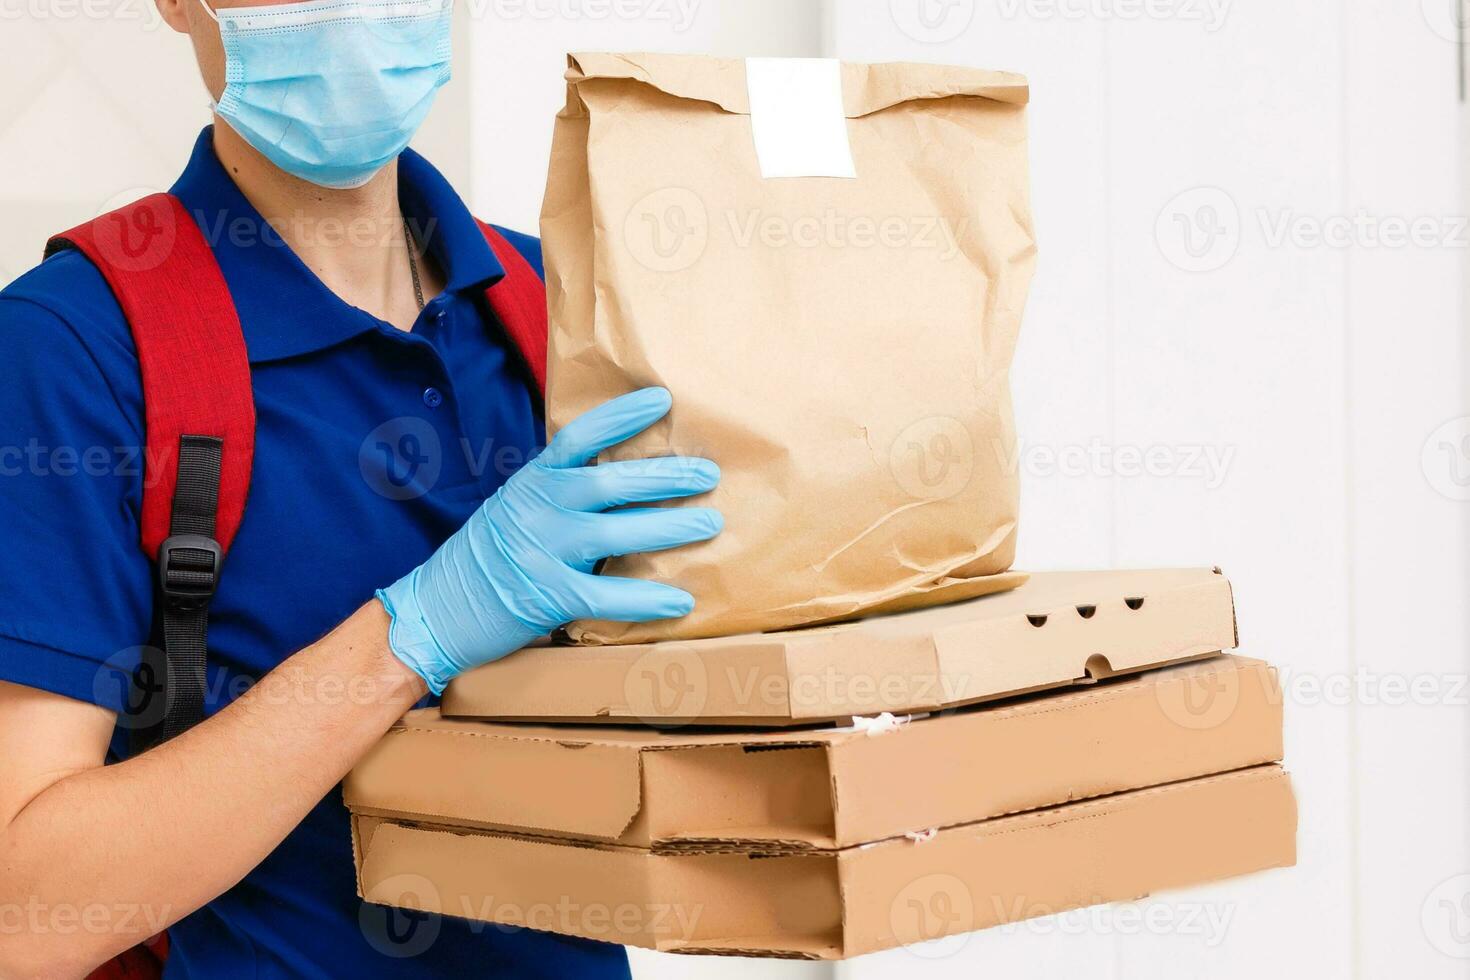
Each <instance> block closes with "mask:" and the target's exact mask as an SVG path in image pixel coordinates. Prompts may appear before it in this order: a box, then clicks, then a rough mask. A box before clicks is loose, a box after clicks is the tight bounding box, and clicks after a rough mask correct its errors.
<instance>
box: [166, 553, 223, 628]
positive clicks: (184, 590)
mask: <svg viewBox="0 0 1470 980" xmlns="http://www.w3.org/2000/svg"><path fill="white" fill-rule="evenodd" d="M223 560H224V549H222V548H221V547H220V546H219V542H218V541H216V540H214V538H208V537H205V536H204V535H202V534H175V535H174V536H173V537H171V538H169V539H167V540H166V541H164V542H163V544H162V546H160V547H159V549H158V587H159V590H160V591H161V592H162V593H163V599H164V602H166V603H167V604H168V608H169V609H171V610H175V611H178V612H197V611H198V610H200V609H203V608H205V607H206V606H208V605H209V602H210V600H211V599H213V598H214V593H215V590H216V589H217V588H219V569H220V563H221V562H222V561H223Z"/></svg>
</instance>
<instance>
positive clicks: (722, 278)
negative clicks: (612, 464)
mask: <svg viewBox="0 0 1470 980" xmlns="http://www.w3.org/2000/svg"><path fill="white" fill-rule="evenodd" d="M567 78H568V99H567V107H566V109H565V110H563V112H562V113H560V115H559V116H558V118H557V123H556V133H555V139H554V146H553V150H552V160H551V167H550V179H549V185H548V190H547V196H546V203H545V208H544V211H543V214H542V228H541V231H542V238H543V246H544V248H545V253H546V264H547V289H548V299H549V304H550V312H551V337H550V343H551V369H550V386H549V392H548V427H549V428H550V429H551V431H552V432H553V433H554V432H555V431H556V430H557V429H559V428H560V427H561V426H563V425H565V424H566V423H567V422H569V421H571V420H572V419H574V418H576V417H577V416H578V415H580V414H582V413H583V412H584V411H587V410H588V409H591V408H593V407H595V406H597V405H599V404H601V403H602V402H604V401H606V400H607V399H609V398H612V397H614V396H616V395H620V394H623V393H624V392H627V391H632V390H634V389H637V388H641V387H644V386H646V385H663V386H665V387H667V388H668V389H669V390H670V391H671V392H672V393H673V396H674V408H673V411H672V413H671V414H670V416H669V417H668V418H667V419H665V420H664V421H663V422H661V423H659V424H658V425H657V426H656V427H654V428H653V429H652V430H650V431H649V432H647V433H645V434H644V435H642V436H640V437H639V438H638V439H636V440H634V441H633V442H631V443H629V444H627V445H625V446H623V447H620V449H619V450H617V451H616V452H614V453H613V454H611V457H610V458H618V459H637V458H646V457H649V456H666V455H673V454H683V455H702V456H708V457H710V458H712V459H714V460H715V461H717V462H718V463H719V464H720V466H721V468H722V470H723V472H724V479H723V483H722V485H721V486H720V488H719V489H718V490H717V491H716V492H714V493H713V494H710V495H708V496H707V497H704V498H700V499H698V500H697V501H696V502H697V503H699V504H704V505H709V506H715V507H718V508H720V509H721V510H723V511H724V513H725V518H726V529H725V531H724V533H723V534H722V535H721V536H720V537H719V538H717V539H716V540H714V541H711V542H709V543H707V544H701V545H696V546H694V547H689V548H683V549H679V550H677V551H671V552H664V553H660V554H645V555H631V556H627V557H622V558H615V559H612V560H611V561H609V562H608V563H607V565H606V567H605V569H604V574H608V575H619V576H631V577H642V578H648V579H655V580H659V581H664V582H669V583H671V584H674V585H677V586H679V587H681V588H684V589H687V590H688V591H689V592H691V593H692V594H693V595H694V597H695V599H696V601H697V604H698V605H697V608H696V609H695V611H694V612H693V613H692V614H691V615H690V616H688V617H686V618H684V619H681V620H677V621H670V622H657V623H647V624H621V623H605V622H585V623H577V624H574V625H573V627H572V628H571V630H570V633H571V636H572V638H573V639H574V640H576V641H578V642H582V643H635V642H637V643H642V642H652V641H658V640H670V639H690V638H695V637H702V636H716V635H729V634H735V633H742V632H751V631H760V630H772V629H782V628H789V627H795V626H801V625H804V624H814V623H820V622H827V621H832V620H839V619H845V618H850V617H853V616H855V615H859V614H867V613H873V612H885V611H897V610H900V609H907V608H914V607H918V606H924V605H933V604H938V603H941V602H950V601H954V600H958V599H964V598H970V597H974V596H978V595H984V594H987V593H990V592H995V591H1000V590H1002V589H1006V588H1011V587H1014V586H1015V585H1016V584H1018V583H1019V582H1020V581H1021V580H1023V576H1018V575H1002V574H1000V573H1003V572H1006V570H1007V569H1008V568H1009V567H1010V565H1011V562H1012V559H1013V556H1014V551H1015V540H1016V521H1017V509H1018V500H1017V496H1018V493H1017V491H1018V474H1017V467H1016V437H1015V428H1014V423H1013V421H1012V413H1011V397H1010V386H1009V385H1010V383H1009V375H1008V372H1009V368H1010V364H1011V360H1012V355H1013V352H1014V349H1015V343H1016V336H1017V331H1018V329H1019V327H1020V323H1021V316H1022V310H1023V307H1024V305H1025V300H1026V295H1027V291H1028V288H1029V285H1030V281H1031V277H1032V272H1033V269H1034V265H1035V259H1036V246H1035V239H1034V233H1033V229H1032V220H1031V212H1030V204H1029V192H1028V181H1027V161H1026V120H1025V106H1026V101H1027V87H1026V82H1025V80H1024V79H1023V78H1021V77H1020V76H1016V75H1012V74H1008V73H1003V72H988V71H977V70H973V69H961V68H946V67H940V66H932V65H844V66H843V91H844V102H845V108H846V113H847V116H848V127H849V134H850V138H851V144H852V150H853V155H854V158H855V161H856V165H857V174H858V176H857V179H855V180H850V179H839V178H786V179H777V180H763V179H762V178H761V175H760V170H759V166H758V164H757V161H756V155H755V148H754V145H753V140H752V136H751V126H750V116H749V115H748V112H749V105H748V99H747V98H746V93H745V77H744V63H743V62H741V61H732V60H720V59H713V58H701V57H690V56H676V55H599V54H589V55H576V56H574V57H573V58H572V60H571V68H570V70H569V72H568V75H567ZM605 458H607V457H605ZM670 506H679V505H678V504H671V505H670Z"/></svg>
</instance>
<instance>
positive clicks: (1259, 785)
mask: <svg viewBox="0 0 1470 980" xmlns="http://www.w3.org/2000/svg"><path fill="white" fill-rule="evenodd" d="M1232 793H1233V794H1234V795H1235V797H1236V798H1234V799H1229V800H1228V805H1226V804H1225V800H1226V799H1228V797H1229V794H1232ZM1199 794H1205V795H1213V796H1216V797H1217V799H1216V800H1215V801H1214V802H1215V803H1216V804H1219V805H1217V806H1215V807H1212V808H1209V809H1208V810H1207V812H1206V813H1204V814H1203V816H1198V815H1197V817H1198V819H1197V820H1196V823H1195V824H1194V825H1191V826H1188V827H1184V826H1181V825H1179V824H1170V825H1168V826H1167V827H1164V826H1161V827H1159V828H1158V829H1159V831H1161V833H1160V834H1158V835H1157V836H1152V837H1151V838H1150V839H1149V840H1148V841H1147V842H1146V843H1144V842H1140V846H1139V848H1138V849H1137V850H1136V851H1135V852H1130V853H1128V854H1126V855H1125V857H1126V860H1125V861H1124V862H1123V863H1125V864H1127V863H1129V862H1132V861H1134V860H1138V861H1139V863H1142V859H1143V857H1144V856H1145V852H1146V851H1148V852H1152V851H1154V850H1156V849H1157V850H1159V851H1163V850H1167V849H1168V848H1170V847H1173V848H1175V849H1176V850H1179V851H1180V852H1181V853H1179V854H1178V855H1176V856H1177V857H1178V858H1179V861H1180V863H1181V864H1182V863H1185V862H1187V861H1188V860H1191V859H1194V860H1197V861H1201V865H1200V866H1199V867H1198V869H1196V868H1191V869H1190V870H1189V871H1187V872H1181V871H1180V870H1179V868H1178V867H1177V866H1174V867H1170V868H1168V869H1167V870H1161V869H1156V870H1155V871H1153V872H1152V873H1151V874H1150V875H1148V876H1144V877H1148V878H1151V880H1143V879H1142V878H1140V880H1138V881H1137V882H1136V883H1135V884H1133V885H1132V886H1127V885H1123V884H1121V883H1118V884H1116V885H1115V886H1114V887H1111V888H1107V889H1104V888H1102V887H1098V888H1097V891H1096V892H1094V893H1093V894H1092V895H1091V900H1089V901H1077V900H1074V899H1062V900H1052V901H1045V900H1042V899H1041V897H1040V896H1039V895H1038V892H1044V891H1045V888H1044V887H1040V886H1035V885H1029V884H1028V886H1027V887H1026V888H1025V889H1024V890H1023V891H1020V892H1012V891H1011V890H1009V889H1006V888H1003V887H998V882H997V881H995V880H994V879H993V878H989V877H988V878H987V879H985V880H982V881H980V882H976V881H973V880H970V881H967V882H962V884H968V885H969V888H968V889H967V890H968V892H969V893H970V897H971V898H972V899H978V898H979V897H980V896H985V897H987V898H991V899H992V900H994V899H995V898H997V897H998V895H999V894H1000V893H1006V894H1019V895H1021V896H1025V897H1026V900H1027V901H1029V902H1030V903H1031V904H1030V905H1029V907H1027V908H1026V909H1024V910H1022V911H1024V913H1025V914H1021V915H1009V916H1008V915H1001V914H999V911H1000V904H999V903H998V902H997V903H995V904H994V905H993V906H992V908H991V909H990V912H991V913H992V914H991V915H988V916H987V915H984V914H982V913H981V912H980V911H979V902H978V901H976V902H975V907H974V908H973V910H972V919H971V921H970V923H969V925H970V928H968V929H960V930H955V932H967V931H972V930H974V929H986V928H992V927H994V926H999V925H1004V924H1006V923H1009V922H1015V921H1022V920H1024V919H1027V918H1034V917H1036V916H1038V915H1051V914H1057V913H1061V912H1067V911H1070V910H1073V909H1077V908H1085V907H1087V906H1090V905H1099V904H1106V903H1109V902H1116V901H1131V900H1140V899H1143V898H1146V897H1147V896H1149V895H1151V894H1154V893H1156V892H1162V891H1169V890H1172V889H1178V888H1186V887H1198V886H1202V885H1207V884H1210V883H1212V882H1216V881H1221V880H1224V879H1227V878H1235V877H1240V876H1242V875H1247V874H1254V873H1258V872H1261V871H1267V870H1271V869H1275V868H1285V867H1292V866H1294V865H1295V864H1296V858H1297V850H1296V837H1297V827H1298V813H1297V803H1296V794H1295V791H1294V789H1293V787H1292V782H1291V777H1290V775H1289V774H1288V773H1287V772H1286V770H1284V769H1283V768H1282V767H1281V766H1279V765H1274V764H1273V765H1265V766H1258V767H1254V768H1251V769H1244V770H1240V771H1238V772H1232V773H1224V774H1221V775H1216V776H1207V777H1203V778H1199V779H1190V780H1181V781H1179V782H1175V783H1169V784H1167V785H1163V786H1155V787H1150V788H1147V789H1140V790H1134V791H1132V792H1128V793H1118V794H1114V795H1111V796H1104V797H1100V798H1098V799H1094V800H1088V801H1084V802H1080V803H1074V804H1070V805H1067V806H1061V807H1051V808H1048V809H1044V810H1034V811H1031V812H1028V813H1021V814H1016V815H1014V816H1008V817H1001V818H998V819H995V820H987V821H981V822H979V823H977V824H969V825H965V826H963V827H957V828H951V830H949V831H947V832H941V833H943V834H946V835H947V839H948V840H950V841H954V840H955V839H957V838H963V837H964V836H965V835H967V834H971V833H973V834H976V835H979V837H980V838H983V837H994V838H999V837H1005V836H1010V835H1025V834H1027V833H1030V832H1035V831H1037V830H1042V831H1047V830H1055V829H1057V828H1063V827H1066V826H1067V825H1075V826H1083V825H1085V824H1086V823H1087V822H1089V821H1092V820H1098V819H1104V820H1105V819H1107V818H1108V817H1110V816H1120V815H1126V814H1127V813H1128V812H1129V811H1130V810H1131V811H1134V812H1137V811H1138V810H1139V809H1141V808H1144V807H1147V806H1148V805H1149V804H1150V803H1153V802H1159V801H1166V802H1173V803H1178V804H1184V805H1194V804H1196V803H1197V801H1195V800H1191V799H1190V797H1197V796H1198V795H1199ZM1170 798H1172V800H1171V799H1170ZM1263 819H1264V821H1266V822H1265V825H1264V826H1263V825H1262V824H1263ZM1213 820H1218V821H1219V823H1218V824H1217V825H1213V826H1207V827H1206V829H1203V830H1201V827H1200V825H1201V824H1206V822H1207V821H1213ZM1273 820H1274V822H1271V821H1273ZM1247 830H1249V831H1251V832H1252V833H1253V834H1254V835H1255V838H1256V839H1255V845H1254V846H1250V845H1248V844H1247V843H1246V840H1245V836H1244V835H1245V832H1246V831H1247ZM1165 831H1167V832H1168V833H1167V834H1166V833H1164V832H1165ZM1186 831H1188V832H1190V833H1192V834H1194V836H1195V837H1197V838H1198V840H1197V841H1195V842H1192V846H1182V845H1181V842H1180V841H1179V840H1177V839H1176V840H1172V841H1171V840H1169V839H1168V836H1170V835H1172V836H1173V837H1175V838H1180V837H1182V836H1183V835H1184V834H1185V832H1186ZM942 839H946V838H944V837H940V838H936V840H942ZM902 846H904V844H900V843H898V842H893V841H885V842H881V843H879V844H866V845H860V846H858V847H855V848H848V849H846V850H844V851H842V852H840V857H839V867H840V868H841V869H842V872H843V873H842V878H841V888H842V893H843V903H842V907H843V912H844V915H843V937H844V943H843V958H848V957H852V956H859V955H863V954H866V953H872V952H878V951H880V950H883V949H890V948H893V947H895V946H901V945H907V944H908V943H909V942H911V941H914V939H912V938H907V937H905V936H903V935H900V934H898V930H896V929H895V931H894V932H891V933H888V934H884V933H883V932H882V931H881V928H882V926H881V925H880V923H881V924H883V925H890V926H896V925H897V916H894V915H893V914H892V913H893V911H894V910H895V908H896V904H897V901H898V899H899V898H900V897H907V898H908V899H912V900H917V901H918V902H919V904H920V905H921V906H922V907H925V908H932V907H933V905H932V896H933V894H934V893H935V892H936V891H937V892H939V893H943V894H946V895H948V894H949V893H951V892H952V891H953V890H954V885H953V882H952V881H946V880H944V878H945V877H946V876H947V877H949V878H952V879H954V880H959V879H958V877H957V876H958V875H959V874H961V873H962V871H961V868H962V865H963V862H961V861H959V860H958V855H949V854H946V855H943V856H942V857H939V856H938V855H939V852H938V849H934V850H931V851H925V850H924V849H925V848H926V847H928V846H929V845H928V844H923V843H915V844H909V845H908V846H909V847H911V848H913V849H914V850H913V851H912V852H910V854H909V855H908V856H906V857H905V859H904V862H903V863H904V867H903V876H904V877H905V878H907V879H909V880H910V881H911V885H910V887H909V888H905V889H904V890H903V891H901V892H900V893H899V894H898V895H896V896H894V899H893V903H891V904H890V905H889V906H888V907H887V908H882V907H879V908H875V906H881V902H880V901H874V899H875V895H876V896H878V897H881V894H882V892H881V890H880V889H876V888H874V887H873V886H872V882H871V881H870V880H866V879H867V878H868V877H869V875H867V874H864V875H861V876H860V875H859V874H858V873H857V871H858V869H862V870H863V871H864V872H871V870H872V869H871V868H864V867H863V862H862V860H861V859H862V856H863V855H864V854H865V852H868V851H870V849H873V848H880V849H887V852H886V853H887V855H888V856H889V857H890V858H891V857H892V856H893V854H894V853H895V852H894V851H893V848H896V847H902ZM1052 846H1055V845H1054V844H1053V845H1052ZM1212 847H1213V848H1217V849H1220V850H1226V849H1228V848H1235V849H1236V850H1237V851H1241V852H1243V853H1237V854H1235V855H1234V856H1233V857H1234V860H1231V861H1224V862H1222V861H1216V862H1215V866H1213V867H1211V868H1209V869H1208V870H1206V869H1205V868H1204V867H1203V863H1204V862H1203V861H1202V858H1203V856H1204V855H1206V854H1208V853H1209V852H1210V849H1211V848H1212ZM1096 853H1098V854H1099V855H1101V856H1102V859H1103V860H1107V859H1109V858H1114V857H1117V856H1118V854H1120V853H1121V851H1120V849H1119V848H1117V846H1116V843H1115V842H1108V843H1107V844H1106V845H1105V846H1104V847H1102V848H1099V849H1097V851H1096ZM921 855H925V856H927V857H929V858H930V860H929V861H928V863H927V864H924V865H920V864H919V860H920V856H921ZM1148 856H1149V857H1150V858H1151V859H1152V860H1153V861H1154V862H1155V863H1159V862H1158V861H1157V857H1156V856H1155V855H1154V854H1152V853H1150V854H1148ZM888 863H889V864H890V866H892V865H893V864H895V863H896V862H894V861H892V860H890V861H889V862H888ZM1165 863H1170V862H1165ZM1077 866H1078V867H1079V869H1080V867H1082V865H1081V864H1080V863H1079V865H1077ZM1114 870H1115V871H1117V869H1114ZM984 873H985V874H986V875H987V876H994V877H1000V876H1001V875H1000V870H999V869H998V868H997V867H995V866H994V865H987V866H986V867H985V869H984ZM1093 873H1096V871H1094V872H1093ZM859 877H863V878H864V879H865V880H863V881H855V879H857V878H859ZM974 877H975V873H974V871H973V870H971V871H970V872H969V878H971V879H973V878H974ZM1119 877H1120V878H1121V877H1123V875H1122V874H1120V875H1119ZM936 879H937V880H936ZM926 883H928V885H929V886H930V887H929V888H928V889H927V890H926V889H925V888H922V887H919V886H922V885H925V884H926ZM1076 887H1077V885H1076V883H1075V882H1071V881H1068V882H1066V884H1065V887H1063V888H1062V889H1060V890H1061V891H1062V892H1063V894H1066V895H1071V894H1073V893H1074V892H1075V890H1076ZM911 890H912V891H913V894H909V892H910V891H911ZM951 897H952V896H951ZM885 912H887V913H889V914H888V915H884V913H885ZM885 919H886V920H887V922H884V921H883V920H885ZM918 938H923V939H930V938H939V937H938V936H931V935H921V936H920V937H918Z"/></svg>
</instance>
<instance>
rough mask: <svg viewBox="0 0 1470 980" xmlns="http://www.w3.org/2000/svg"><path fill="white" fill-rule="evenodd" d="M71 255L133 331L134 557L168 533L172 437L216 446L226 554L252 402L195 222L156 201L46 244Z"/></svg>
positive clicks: (217, 280)
mask: <svg viewBox="0 0 1470 980" xmlns="http://www.w3.org/2000/svg"><path fill="white" fill-rule="evenodd" d="M67 248H75V249H76V250H77V251H79V252H81V253H82V254H83V255H85V256H86V257H87V258H88V259H90V260H91V261H92V264H93V265H95V266H96V267H97V269H98V271H100V272H101V273H102V277H103V278H104V279H106V280H107V284H108V286H110V287H111V288H112V293H113V295H114V296H115V297H116V298H117V301H118V304H119V305H120V306H121V307H122V312H123V316H124V317H126V318H127V321H128V326H129V327H130V328H131V329H132V332H133V342H134V344H135V345H136V347H137V350H138V364H139V368H140V369H141V371H142V377H143V400H144V405H145V413H146V423H147V442H148V454H147V468H148V469H147V478H146V479H145V481H144V484H143V542H142V543H143V550H144V551H146V552H147V553H148V555H149V557H151V558H155V559H156V558H157V557H158V550H159V547H160V546H161V545H162V544H163V542H164V539H166V538H168V537H169V536H170V534H171V530H170V517H171V515H172V513H173V502H174V491H175V488H176V487H177V485H178V458H179V445H180V439H182V438H183V437H184V436H205V437H213V438H216V439H219V440H222V442H223V446H222V458H221V464H220V484H219V506H218V511H217V518H216V527H215V533H214V535H213V536H214V537H215V538H216V539H217V540H218V541H219V543H220V548H221V549H222V550H225V551H228V550H229V547H230V544H231V542H233V541H234V539H235V532H236V531H237V530H239V527H240V521H241V519H242V518H243V517H244V516H245V497H246V494H247V493H248V491H249V488H250V467H251V464H252V462H253V459H254V455H255V398H254V394H253V390H252V388H251V384H250V362H249V360H248V359H247V357H246V354H245V338H244V335H243V334H242V333H241V331H240V319H239V317H238V316H237V315H236V313H235V301H234V299H233V298H231V296H230V290H229V287H228V286H226V285H225V280H224V276H223V274H222V273H221V272H220V269H219V264H218V263H217V262H216V261H215V259H214V253H213V252H211V251H210V248H209V244H208V243H207V242H206V241H205V240H204V235H203V233H201V232H200V230H199V226H198V225H197V224H195V222H194V219H193V218H191V217H190V216H189V213H188V212H187V211H185V210H184V206H183V205H182V204H181V203H179V201H178V199H177V198H175V197H173V196H172V195H169V194H155V195H153V196H152V197H146V198H144V199H143V200H141V201H138V202H137V203H135V204H130V205H128V206H127V207H125V208H122V209H120V210H118V211H113V212H112V213H110V214H104V215H102V216H101V217H100V218H96V219H94V220H92V221H89V222H87V223H86V224H84V225H79V226H77V227H76V228H73V229H72V230H71V231H68V232H65V233H63V234H60V235H57V236H56V237H55V238H52V239H51V241H50V242H49V243H48V244H47V246H46V254H47V255H48V256H49V255H51V254H53V253H55V252H59V251H62V250H64V249H67Z"/></svg>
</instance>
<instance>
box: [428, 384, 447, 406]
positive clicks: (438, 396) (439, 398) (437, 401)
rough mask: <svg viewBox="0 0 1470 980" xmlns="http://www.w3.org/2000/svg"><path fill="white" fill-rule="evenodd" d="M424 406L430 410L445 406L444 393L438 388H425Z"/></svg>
mask: <svg viewBox="0 0 1470 980" xmlns="http://www.w3.org/2000/svg"><path fill="white" fill-rule="evenodd" d="M424 404H425V405H427V406H429V407H430V408H438V407H439V406H440V405H443V404H444V393H443V392H442V391H440V390H439V389H438V388H425V389H424Z"/></svg>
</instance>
